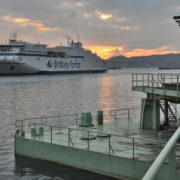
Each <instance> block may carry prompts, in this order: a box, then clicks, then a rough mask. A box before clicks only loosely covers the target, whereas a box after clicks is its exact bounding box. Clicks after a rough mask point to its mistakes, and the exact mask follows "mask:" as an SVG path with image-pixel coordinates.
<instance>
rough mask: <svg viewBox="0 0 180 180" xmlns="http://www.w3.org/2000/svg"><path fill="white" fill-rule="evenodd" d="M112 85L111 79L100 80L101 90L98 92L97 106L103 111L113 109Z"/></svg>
mask: <svg viewBox="0 0 180 180" xmlns="http://www.w3.org/2000/svg"><path fill="white" fill-rule="evenodd" d="M113 84H114V80H113V77H112V76H111V77H108V76H106V77H103V78H102V80H101V89H100V91H99V93H100V94H99V105H100V107H101V109H103V110H104V111H107V110H110V109H112V108H113V94H112V93H113V92H112V89H113V88H112V87H113Z"/></svg>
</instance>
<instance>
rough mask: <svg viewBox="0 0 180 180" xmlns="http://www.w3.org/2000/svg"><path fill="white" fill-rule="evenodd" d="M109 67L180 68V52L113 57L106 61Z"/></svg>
mask: <svg viewBox="0 0 180 180" xmlns="http://www.w3.org/2000/svg"><path fill="white" fill-rule="evenodd" d="M106 62H107V65H108V68H109V69H119V68H141V67H142V68H151V67H153V68H154V67H157V68H158V67H161V68H180V54H167V55H153V56H140V57H132V58H127V57H124V56H117V57H112V58H110V59H109V60H107V61H106Z"/></svg>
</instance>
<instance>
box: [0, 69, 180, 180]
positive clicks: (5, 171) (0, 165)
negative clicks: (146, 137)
mask: <svg viewBox="0 0 180 180" xmlns="http://www.w3.org/2000/svg"><path fill="white" fill-rule="evenodd" d="M133 72H137V73H139V72H146V73H148V72H149V73H157V72H178V71H159V70H157V69H123V70H109V71H108V72H107V73H99V74H98V73H97V74H69V75H67V74H66V75H41V76H14V77H12V76H11V77H10V76H7V77H0V179H1V180H2V179H5V180H7V179H23V180H24V179H58V180H74V179H77V180H91V179H94V180H95V179H98V180H106V179H108V180H110V179H113V178H108V177H105V176H102V175H97V174H94V173H89V172H87V171H82V170H79V169H75V168H71V167H67V166H63V165H57V164H55V163H49V162H46V161H40V160H34V159H31V158H24V157H19V156H18V157H15V156H14V139H13V136H14V133H15V128H14V123H15V120H17V119H23V118H26V117H38V116H40V115H57V114H72V113H80V112H93V113H95V112H96V111H98V110H112V109H117V108H124V107H133V106H136V107H137V106H139V105H140V98H142V97H144V96H145V95H144V94H143V93H137V92H132V91H131V73H133Z"/></svg>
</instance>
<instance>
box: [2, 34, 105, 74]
mask: <svg viewBox="0 0 180 180" xmlns="http://www.w3.org/2000/svg"><path fill="white" fill-rule="evenodd" d="M16 36H17V35H16V34H15V33H14V34H13V37H12V38H10V39H9V43H8V44H2V45H0V75H14V74H50V73H82V72H105V71H107V66H106V63H105V62H104V61H103V60H101V59H100V58H99V57H98V56H97V55H96V54H92V53H91V51H89V50H84V48H83V47H82V43H80V42H76V43H75V42H73V41H72V42H71V43H69V46H68V47H65V46H57V47H53V48H49V47H47V45H45V44H40V43H37V44H33V43H29V42H24V41H17V40H16Z"/></svg>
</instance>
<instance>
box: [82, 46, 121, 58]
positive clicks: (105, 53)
mask: <svg viewBox="0 0 180 180" xmlns="http://www.w3.org/2000/svg"><path fill="white" fill-rule="evenodd" d="M85 49H89V50H91V51H92V52H93V53H96V54H97V55H98V56H99V57H101V58H102V59H108V58H110V57H112V56H118V55H119V54H120V52H121V51H124V48H123V47H122V46H86V47H85Z"/></svg>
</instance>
